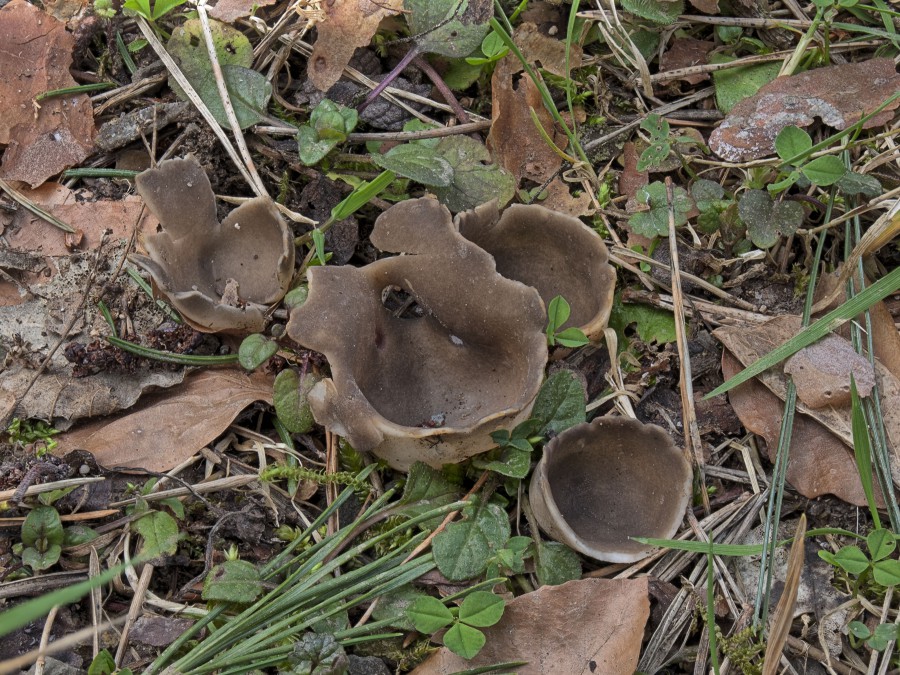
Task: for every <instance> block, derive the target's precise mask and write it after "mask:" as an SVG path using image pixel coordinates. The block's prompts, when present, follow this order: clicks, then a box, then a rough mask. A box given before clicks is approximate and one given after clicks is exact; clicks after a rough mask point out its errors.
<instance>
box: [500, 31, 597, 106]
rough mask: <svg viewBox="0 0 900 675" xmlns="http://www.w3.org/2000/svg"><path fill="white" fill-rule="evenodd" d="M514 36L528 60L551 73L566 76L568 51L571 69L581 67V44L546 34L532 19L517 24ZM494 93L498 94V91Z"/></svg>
mask: <svg viewBox="0 0 900 675" xmlns="http://www.w3.org/2000/svg"><path fill="white" fill-rule="evenodd" d="M513 37H514V39H515V42H516V44H517V45H518V46H519V49H520V50H521V51H522V55H523V56H524V57H525V58H526V59H527V60H528V62H529V63H532V64H534V65H536V66H537V67H539V68H541V69H543V70H546V71H547V72H549V73H553V74H554V75H558V76H559V77H566V52H568V54H569V69H570V70H571V69H574V68H581V59H582V51H581V46H580V45H578V44H576V43H575V42H574V41H573V43H572V44H571V45H569V44H567V42H566V41H564V40H560V39H559V36H556V37H550V36H547V35H544V34H543V33H542V32H541V31H540V29H539V28H538V27H537V25H536V24H534V23H532V22H530V21H523V22H522V23H520V24H519V25H518V26H516V32H515V35H514V36H513ZM529 79H530V78H529ZM494 95H495V96H496V93H495V94H494ZM541 105H543V104H541Z"/></svg>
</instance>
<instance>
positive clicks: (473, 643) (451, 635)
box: [444, 623, 487, 659]
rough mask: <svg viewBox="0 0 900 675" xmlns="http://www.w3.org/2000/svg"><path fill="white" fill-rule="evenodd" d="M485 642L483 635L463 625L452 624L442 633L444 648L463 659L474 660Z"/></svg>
mask: <svg viewBox="0 0 900 675" xmlns="http://www.w3.org/2000/svg"><path fill="white" fill-rule="evenodd" d="M486 641H487V639H486V638H485V637H484V633H482V632H481V631H480V630H478V629H477V628H472V627H471V626H467V625H465V624H464V623H456V624H453V626H451V627H450V630H448V631H447V632H446V633H444V646H445V647H446V648H447V649H449V650H450V651H451V652H453V653H454V654H456V655H458V656H461V657H463V658H464V659H474V658H475V657H476V656H477V655H478V652H480V651H481V649H482V647H484V643H485V642H486Z"/></svg>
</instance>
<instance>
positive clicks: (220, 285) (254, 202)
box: [130, 156, 294, 333]
mask: <svg viewBox="0 0 900 675" xmlns="http://www.w3.org/2000/svg"><path fill="white" fill-rule="evenodd" d="M136 183H137V191H138V192H139V193H140V195H141V197H143V199H144V202H146V204H147V206H148V207H149V208H150V210H151V211H152V212H153V214H154V215H155V216H156V217H157V218H158V219H159V222H160V230H159V231H158V232H156V233H155V234H150V235H148V236H147V237H145V239H144V246H145V248H146V249H147V252H148V253H149V254H150V255H149V256H144V255H136V254H135V255H132V256H131V257H130V259H131V260H132V261H134V262H135V263H136V264H138V265H140V266H141V267H142V268H144V269H145V270H146V271H147V272H149V273H150V276H152V277H153V282H154V284H155V285H156V288H157V289H158V290H159V291H160V292H161V293H162V294H163V295H165V296H166V298H168V300H169V302H171V303H172V305H173V306H174V307H175V309H177V310H178V311H179V312H180V313H181V316H182V317H183V318H184V320H185V321H187V322H188V323H189V324H190V325H191V326H193V327H194V328H196V329H197V330H199V331H203V332H206V333H217V332H224V333H253V332H258V331H261V330H262V329H263V328H264V327H265V323H266V322H265V310H266V305H270V304H272V303H275V302H278V301H279V300H281V298H282V297H284V294H285V293H286V292H287V290H288V286H289V284H290V282H291V276H292V275H293V272H294V240H293V235H292V234H291V230H290V229H289V228H288V226H287V225H285V223H284V221H283V220H282V219H281V216H280V215H279V214H278V211H277V210H276V208H275V205H274V204H273V203H272V201H271V200H270V199H267V198H264V197H257V198H255V199H251V200H250V201H247V202H245V203H243V204H241V205H240V206H239V207H237V208H236V209H235V210H234V211H232V212H231V213H230V214H228V217H226V218H225V220H223V221H222V222H221V223H219V221H218V219H217V218H216V200H215V195H214V194H213V191H212V188H211V187H210V184H209V179H208V178H207V177H206V173H205V172H204V171H203V169H202V168H201V166H200V164H198V162H197V160H196V159H195V158H194V157H193V156H189V157H188V158H187V159H172V160H168V161H165V162H161V163H160V165H159V166H158V167H157V168H155V169H149V170H148V171H144V172H143V173H141V174H138V176H137V179H136Z"/></svg>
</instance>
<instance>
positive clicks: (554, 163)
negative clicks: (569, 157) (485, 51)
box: [487, 40, 568, 185]
mask: <svg viewBox="0 0 900 675" xmlns="http://www.w3.org/2000/svg"><path fill="white" fill-rule="evenodd" d="M557 42H558V40H557ZM491 91H492V93H493V98H492V99H491V105H492V113H491V117H492V120H493V122H492V124H491V131H490V133H489V134H488V138H487V144H488V147H489V148H490V149H491V152H492V153H493V155H494V157H495V158H496V160H497V162H498V163H499V164H500V166H502V167H503V168H504V169H506V170H507V171H509V172H510V173H511V174H512V175H513V176H515V177H516V184H517V185H520V184H521V182H522V180H523V179H528V180H531V181H534V182H535V183H537V184H538V185H541V184H543V183H544V182H545V181H546V180H547V179H549V178H550V177H551V176H553V175H554V174H555V173H556V172H557V171H558V170H559V167H560V166H562V157H560V156H559V155H558V154H557V153H556V152H555V151H554V150H553V148H551V147H550V145H549V144H548V143H547V141H545V140H544V138H543V136H542V135H541V133H540V131H538V129H537V126H536V125H535V123H534V120H533V119H532V117H531V113H530V110H533V111H534V113H535V115H536V116H537V119H538V121H539V122H540V124H541V126H542V127H543V129H544V131H545V132H546V133H547V135H548V136H549V137H550V138H551V139H552V140H553V142H554V143H555V144H556V146H557V147H558V148H560V149H565V147H566V144H567V142H568V139H567V138H566V136H565V134H563V133H562V131H560V130H559V129H557V128H556V123H555V122H554V121H553V117H552V116H551V115H550V112H549V111H548V110H547V108H545V107H544V103H543V101H542V100H541V93H540V91H538V88H537V87H536V86H535V84H534V82H532V80H531V78H530V77H528V75H526V74H525V73H524V71H523V68H522V64H521V63H520V61H519V60H518V59H517V58H516V56H515V55H514V54H507V55H506V56H505V57H503V59H501V60H500V62H499V63H498V64H497V67H496V68H495V69H494V74H493V77H492V78H491Z"/></svg>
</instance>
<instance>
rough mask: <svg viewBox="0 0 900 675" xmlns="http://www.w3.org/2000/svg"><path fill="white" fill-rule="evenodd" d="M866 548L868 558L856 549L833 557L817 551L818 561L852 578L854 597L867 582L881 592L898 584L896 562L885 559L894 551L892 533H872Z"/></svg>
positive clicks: (899, 572)
mask: <svg viewBox="0 0 900 675" xmlns="http://www.w3.org/2000/svg"><path fill="white" fill-rule="evenodd" d="M866 548H867V549H868V555H867V554H866V553H865V552H864V551H863V550H862V549H861V548H860V547H859V546H844V547H843V548H842V549H840V550H839V551H838V552H837V553H832V552H831V551H819V557H820V558H822V560H825V561H826V562H829V563H831V564H832V565H834V566H835V567H839V568H840V569H842V570H844V571H845V572H847V574H849V575H850V577H851V578H854V577H855V581H854V583H853V591H854V593H856V591H857V590H859V588H861V587H862V586H863V585H864V584H865V583H866V582H868V581H869V580H872V581H874V582H875V584H877V585H878V586H882V587H885V588H887V587H888V586H896V585H897V584H900V560H897V559H896V558H892V557H889V556H891V554H892V553H893V552H894V550H895V549H896V548H897V538H896V536H895V535H894V533H893V532H891V531H890V530H888V529H886V528H879V529H876V530H872V532H870V533H869V535H868V536H867V537H866Z"/></svg>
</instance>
